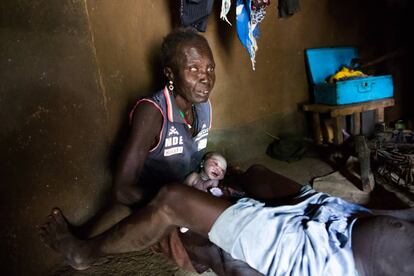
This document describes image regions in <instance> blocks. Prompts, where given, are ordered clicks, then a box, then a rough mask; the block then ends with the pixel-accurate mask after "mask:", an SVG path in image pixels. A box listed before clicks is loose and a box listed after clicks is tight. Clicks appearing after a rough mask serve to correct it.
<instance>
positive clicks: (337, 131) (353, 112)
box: [303, 98, 395, 144]
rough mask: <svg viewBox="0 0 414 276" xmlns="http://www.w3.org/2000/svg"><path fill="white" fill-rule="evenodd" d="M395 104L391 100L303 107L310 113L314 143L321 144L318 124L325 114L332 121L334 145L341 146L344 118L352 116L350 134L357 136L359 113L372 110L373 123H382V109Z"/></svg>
mask: <svg viewBox="0 0 414 276" xmlns="http://www.w3.org/2000/svg"><path fill="white" fill-rule="evenodd" d="M394 104H395V102H394V99H393V98H387V99H381V100H375V101H369V102H362V103H355V104H345V105H327V104H305V105H303V110H304V111H310V112H312V128H313V137H314V140H315V143H317V144H322V142H323V141H322V138H321V135H322V129H321V122H320V114H321V113H327V114H328V115H329V116H330V117H331V118H333V119H334V143H335V144H341V143H342V142H343V137H342V129H343V126H342V121H343V117H344V116H348V115H350V116H352V120H353V128H352V130H351V134H353V135H358V134H360V133H361V127H362V125H361V112H365V111H369V110H374V111H375V122H376V123H382V122H384V109H385V108H386V107H389V106H393V105H394Z"/></svg>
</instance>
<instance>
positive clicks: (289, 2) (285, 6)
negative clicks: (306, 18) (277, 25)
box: [277, 0, 300, 18]
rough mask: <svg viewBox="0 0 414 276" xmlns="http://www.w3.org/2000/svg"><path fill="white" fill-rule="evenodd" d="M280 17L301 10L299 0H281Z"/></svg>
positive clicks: (279, 6)
mask: <svg viewBox="0 0 414 276" xmlns="http://www.w3.org/2000/svg"><path fill="white" fill-rule="evenodd" d="M277 9H278V10H279V17H280V18H283V17H289V16H292V15H293V14H295V13H297V12H298V11H300V3H299V0H279V5H278V7H277Z"/></svg>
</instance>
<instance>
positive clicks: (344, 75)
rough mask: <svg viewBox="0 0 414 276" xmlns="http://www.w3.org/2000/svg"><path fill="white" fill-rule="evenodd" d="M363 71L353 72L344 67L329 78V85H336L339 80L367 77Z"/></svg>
mask: <svg viewBox="0 0 414 276" xmlns="http://www.w3.org/2000/svg"><path fill="white" fill-rule="evenodd" d="M366 76H367V75H365V74H364V73H363V72H362V71H359V70H352V69H350V68H348V67H345V66H343V67H342V68H341V70H339V71H338V72H336V73H335V74H333V75H332V76H330V77H329V83H334V82H336V81H338V80H341V79H344V78H351V77H366Z"/></svg>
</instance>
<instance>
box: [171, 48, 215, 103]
mask: <svg viewBox="0 0 414 276" xmlns="http://www.w3.org/2000/svg"><path fill="white" fill-rule="evenodd" d="M177 53H178V54H177V57H176V59H175V60H176V65H175V66H174V67H175V68H174V69H172V70H171V69H170V72H171V74H170V75H168V74H167V77H168V78H169V79H170V80H172V81H173V82H174V93H176V94H178V95H179V96H181V97H182V98H184V99H185V100H186V101H188V102H190V103H201V102H206V101H207V100H208V98H209V96H210V93H211V90H212V89H213V87H214V83H215V81H216V74H215V63H214V58H213V55H212V53H211V50H210V48H209V47H208V45H205V44H203V43H200V42H187V43H184V44H182V45H181V47H180V48H179V49H178V51H177Z"/></svg>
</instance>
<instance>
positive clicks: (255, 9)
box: [236, 0, 268, 70]
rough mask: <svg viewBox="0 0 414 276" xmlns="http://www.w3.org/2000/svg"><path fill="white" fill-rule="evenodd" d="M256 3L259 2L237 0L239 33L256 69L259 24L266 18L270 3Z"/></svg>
mask: <svg viewBox="0 0 414 276" xmlns="http://www.w3.org/2000/svg"><path fill="white" fill-rule="evenodd" d="M262 2H263V1H262ZM266 3H268V1H266ZM254 4H257V3H253V2H252V0H237V2H236V5H237V6H236V23H237V35H238V37H239V40H240V42H241V43H242V44H243V46H244V47H245V48H246V49H247V52H248V53H249V56H250V60H251V62H252V68H253V70H255V63H256V51H257V49H258V46H257V42H256V39H257V38H258V37H259V24H260V22H262V20H263V19H264V17H265V15H266V8H267V6H268V4H261V5H254Z"/></svg>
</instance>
